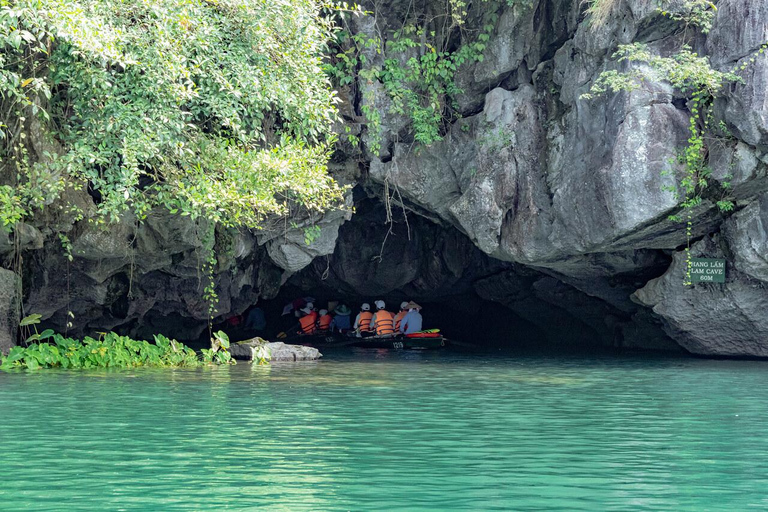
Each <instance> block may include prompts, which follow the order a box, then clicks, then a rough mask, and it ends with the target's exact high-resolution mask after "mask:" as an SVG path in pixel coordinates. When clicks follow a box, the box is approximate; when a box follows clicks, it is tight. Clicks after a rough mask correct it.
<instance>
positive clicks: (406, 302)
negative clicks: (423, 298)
mask: <svg viewBox="0 0 768 512" xmlns="http://www.w3.org/2000/svg"><path fill="white" fill-rule="evenodd" d="M407 307H408V301H407V300H404V301H403V302H401V303H400V309H405V308H407Z"/></svg>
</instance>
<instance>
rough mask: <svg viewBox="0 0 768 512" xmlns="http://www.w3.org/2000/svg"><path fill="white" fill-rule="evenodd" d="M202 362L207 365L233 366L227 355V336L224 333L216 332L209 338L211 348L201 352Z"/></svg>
mask: <svg viewBox="0 0 768 512" xmlns="http://www.w3.org/2000/svg"><path fill="white" fill-rule="evenodd" d="M201 352H202V354H203V361H204V362H205V363H208V364H235V360H234V359H232V354H230V353H229V336H227V334H226V333H225V332H224V331H218V332H216V333H215V334H214V335H213V336H212V337H211V348H210V349H208V348H204V349H203V350H202V351H201Z"/></svg>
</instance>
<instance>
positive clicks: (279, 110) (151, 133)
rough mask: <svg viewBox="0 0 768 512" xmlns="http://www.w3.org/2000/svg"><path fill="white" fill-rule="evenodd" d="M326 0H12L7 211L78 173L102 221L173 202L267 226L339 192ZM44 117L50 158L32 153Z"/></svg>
mask: <svg viewBox="0 0 768 512" xmlns="http://www.w3.org/2000/svg"><path fill="white" fill-rule="evenodd" d="M325 8H326V4H325V3H323V2H320V1H319V0H290V1H287V0H280V1H269V2H264V1H261V0H216V1H213V0H156V1H152V2H147V1H144V0H16V1H9V0H0V173H2V174H3V175H4V176H7V177H9V179H11V181H13V183H10V184H2V185H0V206H2V208H0V224H2V225H4V226H6V228H7V229H12V227H13V225H14V224H16V223H17V222H19V221H20V220H22V219H23V218H24V217H25V216H29V215H31V214H32V212H33V211H34V210H35V209H36V208H41V207H43V206H44V205H46V204H50V203H51V201H52V200H53V199H55V198H56V197H58V196H59V194H60V193H61V192H62V190H64V189H65V188H66V187H67V186H74V187H85V186H88V187H90V188H91V189H92V190H93V191H94V194H95V195H96V196H97V197H98V201H97V202H98V211H99V213H100V214H101V215H100V216H98V217H97V219H98V220H99V221H100V222H105V221H108V220H114V219H116V218H118V217H119V216H120V215H121V214H122V213H123V212H125V211H127V210H129V209H130V210H132V211H134V212H136V213H137V214H138V215H139V218H141V217H142V216H143V215H144V214H146V212H148V211H149V209H151V208H153V207H156V206H162V207H166V208H168V209H169V210H171V211H174V212H178V213H180V214H182V215H189V216H193V217H200V216H201V217H206V218H208V219H210V220H213V221H216V222H221V223H224V224H227V225H243V226H248V227H259V224H260V222H261V221H262V220H263V219H264V216H265V215H269V214H285V213H287V212H289V211H290V209H291V205H292V204H299V205H301V206H304V207H305V208H309V209H315V210H322V209H325V208H328V207H331V206H333V205H335V204H337V201H338V200H339V198H340V197H341V189H340V187H339V186H338V185H337V184H336V183H335V182H334V181H333V180H332V179H331V178H330V177H329V176H328V175H327V172H326V163H327V161H328V158H329V148H330V145H331V143H332V140H333V136H332V130H331V127H332V124H333V122H334V121H335V119H336V108H335V102H336V101H337V100H336V96H335V92H334V91H333V90H332V88H331V87H330V82H329V80H328V78H327V77H326V75H325V74H324V72H323V70H322V68H321V63H322V58H323V54H324V51H325V50H326V42H327V41H328V39H329V38H330V37H331V36H332V34H333V31H334V28H333V24H332V22H331V21H330V19H329V18H328V17H326V16H323V15H322V11H323V9H325ZM32 119H34V120H35V121H36V122H37V123H38V125H39V126H42V127H43V128H44V130H43V131H45V132H48V133H49V134H50V135H51V136H52V138H53V141H54V142H55V144H54V145H53V146H51V145H50V144H48V145H47V146H46V147H48V148H49V149H50V148H51V147H60V149H61V151H52V152H53V153H56V154H47V156H46V158H44V160H45V161H44V162H38V161H36V160H37V157H36V156H35V157H32V156H31V153H32V152H31V148H32V145H31V144H30V139H31V138H32V137H39V135H40V134H39V133H36V132H35V130H34V129H33V124H32V123H30V120H32ZM44 135H45V133H44ZM40 164H44V165H40ZM14 177H15V179H14Z"/></svg>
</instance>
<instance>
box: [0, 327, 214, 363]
mask: <svg viewBox="0 0 768 512" xmlns="http://www.w3.org/2000/svg"><path fill="white" fill-rule="evenodd" d="M43 339H50V342H49V343H33V344H31V345H29V346H27V347H13V348H12V349H11V350H10V353H9V354H8V356H7V357H5V358H2V359H0V370H6V371H7V370H14V369H28V370H37V369H40V368H73V369H74V368H135V367H196V366H200V365H201V364H202V363H201V362H200V360H199V359H198V357H197V354H196V353H195V351H194V350H192V349H191V348H189V347H187V346H185V345H183V344H182V343H179V342H178V341H176V340H172V339H169V338H166V337H165V336H163V335H160V334H158V335H156V336H155V337H154V343H149V342H147V341H142V340H134V339H131V338H128V337H126V336H120V335H118V334H115V333H112V332H110V333H105V334H103V335H102V336H101V337H100V338H98V339H95V338H91V337H86V338H84V339H83V340H82V341H80V340H74V339H72V338H67V337H64V336H62V335H60V334H53V333H52V332H51V333H50V334H49V333H48V331H45V332H44V333H43V335H41V336H40V339H39V341H42V340H43ZM227 355H229V353H227ZM206 362H213V363H224V362H229V360H228V359H227V358H226V357H225V356H221V357H218V358H214V359H212V360H211V361H206Z"/></svg>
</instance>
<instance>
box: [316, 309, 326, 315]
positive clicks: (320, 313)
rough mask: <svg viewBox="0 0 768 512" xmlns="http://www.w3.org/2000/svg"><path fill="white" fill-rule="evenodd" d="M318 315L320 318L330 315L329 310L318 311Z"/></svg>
mask: <svg viewBox="0 0 768 512" xmlns="http://www.w3.org/2000/svg"><path fill="white" fill-rule="evenodd" d="M318 314H319V315H320V316H323V315H327V314H328V310H327V309H321V310H320V311H318Z"/></svg>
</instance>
